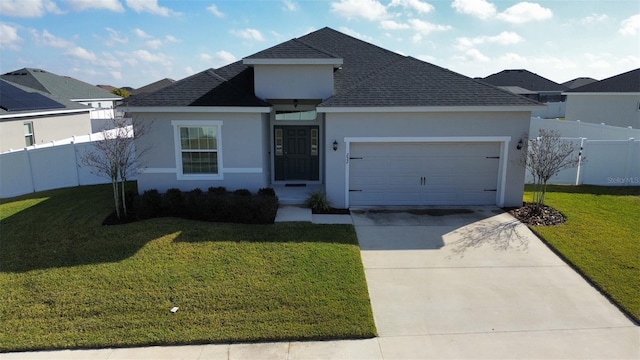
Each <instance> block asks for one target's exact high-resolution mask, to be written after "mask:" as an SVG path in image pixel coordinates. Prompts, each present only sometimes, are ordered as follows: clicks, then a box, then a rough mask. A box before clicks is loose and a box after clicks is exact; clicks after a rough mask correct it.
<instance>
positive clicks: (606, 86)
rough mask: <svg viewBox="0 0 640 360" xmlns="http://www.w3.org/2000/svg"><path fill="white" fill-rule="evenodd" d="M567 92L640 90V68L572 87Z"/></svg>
mask: <svg viewBox="0 0 640 360" xmlns="http://www.w3.org/2000/svg"><path fill="white" fill-rule="evenodd" d="M567 92H569V93H578V92H582V93H584V92H602V93H607V92H615V93H618V92H623V93H624V92H634V93H635V92H640V68H638V69H635V70H631V71H628V72H626V73H622V74H619V75H616V76H612V77H610V78H607V79H604V80H600V81H598V82H594V83H591V84H587V85H584V86H581V87H579V88H575V89H571V90H569V91H567Z"/></svg>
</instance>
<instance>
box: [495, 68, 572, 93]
mask: <svg viewBox="0 0 640 360" xmlns="http://www.w3.org/2000/svg"><path fill="white" fill-rule="evenodd" d="M482 81H484V82H486V83H489V84H491V85H495V86H519V87H521V88H523V89H527V90H533V91H565V90H568V89H569V88H567V87H566V86H564V85H561V84H558V83H556V82H554V81H551V80H549V79H547V78H544V77H542V76H540V75H538V74H534V73H532V72H531V71H528V70H524V69H517V70H503V71H501V72H499V73H496V74H493V75H489V76H487V77H485V78H484V79H482Z"/></svg>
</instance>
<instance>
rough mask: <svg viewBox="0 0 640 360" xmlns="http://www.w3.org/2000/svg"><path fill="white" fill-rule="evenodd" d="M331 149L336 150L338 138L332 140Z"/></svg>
mask: <svg viewBox="0 0 640 360" xmlns="http://www.w3.org/2000/svg"><path fill="white" fill-rule="evenodd" d="M333 151H338V140H333Z"/></svg>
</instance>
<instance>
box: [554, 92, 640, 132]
mask: <svg viewBox="0 0 640 360" xmlns="http://www.w3.org/2000/svg"><path fill="white" fill-rule="evenodd" d="M639 104H640V93H632V94H623V93H620V94H611V95H608V94H586V93H585V94H579V93H576V94H572V93H569V94H567V112H566V119H567V120H571V121H576V120H580V121H582V122H588V123H594V124H601V123H605V124H606V125H611V126H622V127H627V126H631V127H633V128H634V129H640V111H638V106H639Z"/></svg>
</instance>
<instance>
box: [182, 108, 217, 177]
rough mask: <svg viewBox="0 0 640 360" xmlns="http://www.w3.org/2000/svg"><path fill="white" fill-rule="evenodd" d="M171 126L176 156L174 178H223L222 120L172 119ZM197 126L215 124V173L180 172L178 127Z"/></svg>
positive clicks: (211, 125)
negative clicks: (216, 167) (216, 168)
mask: <svg viewBox="0 0 640 360" xmlns="http://www.w3.org/2000/svg"><path fill="white" fill-rule="evenodd" d="M171 126H173V145H174V152H175V156H176V178H177V179H178V180H223V179H224V176H223V169H224V166H223V165H222V159H223V156H222V121H221V120H172V121H171ZM197 126H208V127H213V126H216V127H217V128H218V130H217V131H216V143H217V145H218V149H217V153H216V154H217V156H218V173H217V174H184V173H183V172H182V169H183V167H182V147H181V146H180V128H181V127H197Z"/></svg>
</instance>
